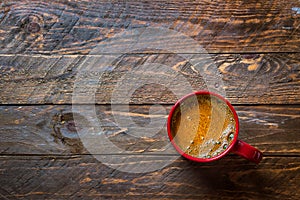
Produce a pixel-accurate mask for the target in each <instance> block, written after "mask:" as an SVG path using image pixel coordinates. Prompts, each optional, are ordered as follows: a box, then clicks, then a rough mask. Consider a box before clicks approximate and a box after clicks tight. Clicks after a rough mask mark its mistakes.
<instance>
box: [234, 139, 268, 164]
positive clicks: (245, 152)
mask: <svg viewBox="0 0 300 200" xmlns="http://www.w3.org/2000/svg"><path fill="white" fill-rule="evenodd" d="M231 152H232V153H235V154H237V155H239V156H242V157H244V158H246V159H247V160H250V161H252V162H254V163H256V164H258V163H259V162H260V161H261V159H262V157H263V154H262V152H260V151H259V150H258V149H256V148H254V147H253V146H251V145H249V144H247V143H246V142H243V141H241V140H237V142H236V143H235V144H234V146H233V148H232V150H231Z"/></svg>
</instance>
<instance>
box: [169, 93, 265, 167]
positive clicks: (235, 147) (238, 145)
mask: <svg viewBox="0 0 300 200" xmlns="http://www.w3.org/2000/svg"><path fill="white" fill-rule="evenodd" d="M202 95H208V96H209V98H211V97H216V99H218V100H220V101H221V102H223V103H226V105H227V107H228V108H229V109H230V110H231V112H232V116H233V118H234V122H235V131H234V135H232V137H233V138H231V141H230V144H228V145H227V146H226V149H225V150H224V151H222V152H220V153H219V154H217V155H215V156H211V157H199V156H195V155H191V154H189V153H187V152H186V151H185V150H183V149H182V148H181V147H180V145H178V144H177V142H175V140H174V135H176V133H174V132H175V131H174V130H173V128H172V127H171V126H172V121H174V120H176V117H174V113H175V111H176V110H178V109H180V105H183V103H184V102H186V100H187V99H189V98H191V97H199V96H202ZM173 118H175V119H173ZM234 122H233V123H234ZM167 129H168V136H169V139H170V141H171V143H172V144H173V146H174V147H175V149H176V150H177V151H178V152H179V153H180V154H181V155H182V156H184V157H185V158H187V159H189V160H193V161H196V162H211V161H214V160H218V159H220V158H222V157H224V156H225V155H227V154H228V153H230V152H232V153H235V154H237V155H240V156H242V157H244V158H246V159H247V160H249V161H252V162H254V163H256V164H258V163H259V162H260V161H261V159H262V156H263V154H262V152H260V151H259V150H258V149H256V148H254V147H252V146H251V145H249V144H247V143H245V142H243V141H241V140H239V139H238V133H239V120H238V115H237V113H236V111H235V109H234V108H233V106H232V105H231V104H230V103H229V101H227V100H226V99H225V98H223V97H222V96H220V95H218V94H215V93H213V92H209V91H197V92H194V93H191V94H188V95H186V96H184V97H183V98H181V99H180V100H178V101H177V102H176V103H175V105H174V106H173V107H172V108H171V111H170V114H169V117H168V122H167ZM183 131H184V129H183Z"/></svg>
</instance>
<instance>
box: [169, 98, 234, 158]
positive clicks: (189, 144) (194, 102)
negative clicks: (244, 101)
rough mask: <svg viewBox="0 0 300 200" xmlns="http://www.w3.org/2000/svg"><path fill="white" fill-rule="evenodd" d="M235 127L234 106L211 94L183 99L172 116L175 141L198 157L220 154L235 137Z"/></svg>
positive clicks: (190, 153) (187, 152) (185, 150)
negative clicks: (232, 108) (231, 107)
mask: <svg viewBox="0 0 300 200" xmlns="http://www.w3.org/2000/svg"><path fill="white" fill-rule="evenodd" d="M235 131H236V121H235V118H234V115H233V113H232V111H231V109H230V108H229V107H228V105H227V104H226V103H225V102H224V101H222V100H221V99H219V98H217V97H216V96H213V95H209V94H202V95H193V96H190V97H188V98H186V99H184V100H183V101H182V102H181V103H180V106H178V107H177V108H176V110H174V114H173V116H172V119H171V133H172V137H173V140H174V142H175V144H176V145H177V146H178V147H179V148H180V149H181V150H182V151H184V152H185V153H186V154H188V155H190V156H193V157H197V158H211V157H215V156H218V155H220V154H221V153H222V152H224V151H225V150H226V149H227V148H228V146H229V145H230V144H231V142H232V141H233V138H234V134H235Z"/></svg>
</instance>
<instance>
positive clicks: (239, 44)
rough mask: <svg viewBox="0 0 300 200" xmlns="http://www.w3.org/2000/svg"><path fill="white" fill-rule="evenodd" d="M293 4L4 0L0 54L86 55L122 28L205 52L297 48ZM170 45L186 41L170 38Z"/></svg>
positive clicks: (295, 5)
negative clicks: (190, 42)
mask: <svg viewBox="0 0 300 200" xmlns="http://www.w3.org/2000/svg"><path fill="white" fill-rule="evenodd" d="M299 7H300V3H299V1H297V0H291V1H288V2H283V1H280V0H273V1H268V2H266V1H263V0H259V1H256V0H255V1H254V0H251V1H242V0H239V1H229V0H227V1H221V0H217V1H195V2H190V1H175V0H173V1H156V2H153V1H151V2H148V1H137V2H136V1H126V2H124V1H86V0H83V1H75V0H74V1H51V3H50V2H48V1H45V0H38V1H17V0H6V1H4V2H3V3H1V8H0V39H1V40H0V41H1V42H0V49H1V50H0V53H5V54H11V53H12V54H14V53H19V54H22V53H30V54H32V53H38V54H88V53H89V52H90V51H91V50H93V49H94V48H95V47H96V46H97V45H98V44H101V43H102V42H105V41H106V40H107V39H108V38H112V37H114V36H115V35H116V34H118V33H121V32H123V31H124V30H132V29H134V28H143V27H164V28H167V29H171V30H175V31H178V32H180V33H183V34H185V35H187V36H189V37H191V38H193V39H195V40H196V41H197V42H199V44H200V45H202V46H203V47H204V48H205V49H207V51H209V52H210V53H218V52H223V53H224V52H231V53H233V52H299V49H300V48H299V47H300V42H299V41H300V38H299V35H300V34H299V19H300V14H299V10H298V9H299ZM145 44H147V42H146V41H145ZM173 46H174V47H178V49H182V47H184V46H186V44H184V43H181V42H180V41H178V40H176V39H175V38H174V43H173ZM152 51H154V52H155V51H156V50H152Z"/></svg>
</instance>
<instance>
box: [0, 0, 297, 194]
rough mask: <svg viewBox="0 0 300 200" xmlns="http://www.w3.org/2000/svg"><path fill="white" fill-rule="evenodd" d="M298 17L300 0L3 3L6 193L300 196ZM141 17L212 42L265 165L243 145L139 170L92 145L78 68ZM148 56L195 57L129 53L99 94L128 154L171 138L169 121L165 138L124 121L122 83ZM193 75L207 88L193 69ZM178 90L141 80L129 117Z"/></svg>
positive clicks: (143, 114)
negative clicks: (134, 132) (217, 155)
mask: <svg viewBox="0 0 300 200" xmlns="http://www.w3.org/2000/svg"><path fill="white" fill-rule="evenodd" d="M299 26H300V2H299V1H298V0H290V1H287V2H286V1H279V0H272V1H263V0H249V1H242V0H237V1H229V0H226V1H221V0H216V1H213V0H212V1H210V0H204V1H194V2H190V1H126V2H124V1H75V0H71V1H42V0H37V1H16V0H4V1H1V2H0V72H1V73H0V103H1V106H0V183H1V184H0V199H16V198H21V199H23V198H24V199H27V198H28V199H33V198H36V199H44V198H50V199H70V198H73V199H77V198H78V199H95V198H97V199H105V198H108V199H111V198H120V199H124V198H130V199H131V198H138V199H142V198H164V199H174V198H180V199H182V198H190V199H193V198H195V199H280V200H281V199H295V200H297V199H300V147H299V145H300V140H299V138H300V137H299V136H300V135H299V131H300V126H299V124H300V92H299V91H300V65H299V63H300V60H299V59H300V58H299V56H300V29H299ZM142 27H164V28H168V29H171V30H175V31H178V32H180V33H183V34H185V35H187V36H189V37H191V38H193V39H194V40H196V41H198V42H199V44H201V45H202V46H203V47H204V48H205V49H206V50H207V51H208V53H209V54H210V56H211V58H212V60H213V61H214V62H215V64H216V66H217V67H218V69H219V72H221V73H222V75H223V82H224V89H225V90H226V94H227V96H226V98H227V99H228V100H230V101H231V102H232V104H233V105H234V106H235V108H236V109H237V112H238V115H239V117H240V124H241V131H240V135H239V137H240V139H242V140H244V141H246V142H248V143H250V144H252V145H253V146H255V147H257V148H259V149H260V150H261V151H262V152H263V153H264V158H263V160H262V162H261V163H260V164H259V165H255V164H252V163H250V162H248V161H247V160H244V159H242V158H240V157H238V156H236V155H228V156H227V157H226V158H224V159H221V160H219V161H216V162H213V163H209V164H200V163H194V162H191V161H187V160H185V159H183V158H181V157H179V158H178V159H176V161H175V162H173V163H172V164H170V165H168V166H167V167H165V168H163V169H161V170H157V171H154V172H149V173H142V174H134V173H125V172H121V171H118V170H114V169H112V168H109V167H108V166H106V165H104V164H102V163H101V162H99V161H98V160H97V159H95V158H94V157H93V156H92V155H90V154H89V152H88V151H87V150H86V149H85V147H84V145H83V144H82V142H81V140H80V138H79V137H78V135H77V132H76V124H74V119H73V113H72V92H73V86H74V82H75V79H76V74H77V73H78V70H79V69H78V66H79V65H80V64H81V63H82V62H83V60H84V59H86V57H87V56H89V57H93V56H95V57H96V56H101V55H95V54H93V53H92V50H93V49H94V48H95V47H96V46H97V45H98V44H101V43H102V42H105V41H106V40H107V39H108V38H111V37H113V36H114V35H116V34H118V33H121V32H122V31H124V30H131V29H134V28H142ZM120 45H121V44H120ZM173 45H174V46H178V47H180V46H184V45H185V44H184V43H183V44H182V43H178V44H177V43H175V44H173ZM181 53H186V52H181ZM146 60H147V61H149V60H150V61H153V60H154V61H156V62H159V63H162V64H166V65H168V66H171V67H173V66H174V67H176V66H178V65H180V64H182V62H184V60H182V58H180V57H178V56H176V55H175V54H172V53H166V52H159V51H155V50H151V49H150V50H149V49H145V50H143V49H141V50H140V51H139V52H134V53H124V54H123V55H122V56H120V57H119V58H118V60H117V61H116V62H115V66H117V67H116V68H115V70H113V71H112V72H111V73H108V74H107V75H106V76H105V77H104V80H105V81H103V82H105V83H106V84H104V85H100V86H99V85H98V86H97V92H96V94H95V99H96V103H97V105H96V111H97V114H98V117H101V118H102V119H104V120H106V121H107V124H105V125H106V126H107V137H109V138H110V140H111V141H114V142H115V143H116V144H118V145H119V146H120V147H122V148H123V149H124V150H130V151H132V152H133V154H132V155H126V156H128V157H131V156H132V157H133V156H135V155H136V154H134V153H135V152H136V153H141V152H144V151H145V149H147V151H151V152H155V151H157V149H156V145H157V144H162V143H167V142H168V140H167V137H166V130H165V129H163V130H161V137H156V138H152V139H149V138H148V139H147V138H140V139H136V138H130V136H129V135H130V134H124V133H122V132H120V130H119V129H118V127H117V126H116V124H115V123H114V122H113V116H112V113H111V106H110V102H111V101H110V100H111V93H112V91H113V89H114V87H115V85H116V81H117V80H118V78H119V77H120V75H121V74H122V73H124V70H125V72H126V70H130V69H134V68H135V67H138V66H139V65H141V63H143V62H145V61H146ZM182 65H184V66H185V67H186V68H187V69H189V68H190V67H191V66H188V65H185V64H182ZM203 67H205V66H203ZM207 69H208V71H206V72H207V73H208V74H209V73H210V71H209V68H207ZM185 76H186V77H187V78H188V80H189V82H190V83H191V85H192V86H194V87H195V88H199V89H201V82H199V80H198V79H196V78H195V77H194V76H193V74H192V73H191V72H190V71H189V70H186V71H185ZM176 100H177V98H176V97H175V96H174V95H172V93H170V92H169V91H167V90H165V89H164V88H161V87H157V86H155V85H153V86H149V87H147V88H141V89H140V90H139V91H137V92H136V93H135V94H134V96H133V98H132V99H131V105H130V113H129V117H133V118H134V119H135V121H136V122H137V123H139V124H147V123H148V118H149V116H148V115H147V113H148V111H149V107H150V106H151V105H152V104H162V105H163V106H164V107H165V108H166V110H167V111H169V109H170V108H171V106H172V104H174V102H175V101H176ZM120 106H122V105H120ZM158 117H160V118H161V120H165V118H166V115H164V116H158ZM142 155H143V154H142ZM111 156H113V155H111ZM172 156H174V157H176V156H178V155H177V154H173V155H171V157H172ZM169 158H170V155H166V156H165V157H164V156H163V155H162V158H161V159H152V162H153V163H155V162H157V163H159V162H162V160H163V159H169ZM149 159H151V158H149ZM131 164H132V165H139V163H138V162H137V163H131Z"/></svg>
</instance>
